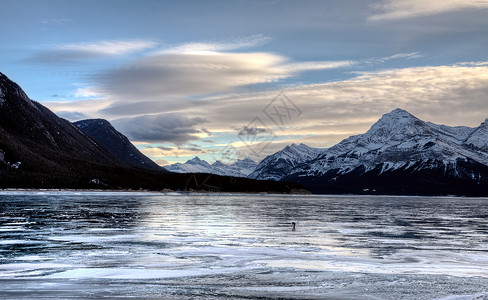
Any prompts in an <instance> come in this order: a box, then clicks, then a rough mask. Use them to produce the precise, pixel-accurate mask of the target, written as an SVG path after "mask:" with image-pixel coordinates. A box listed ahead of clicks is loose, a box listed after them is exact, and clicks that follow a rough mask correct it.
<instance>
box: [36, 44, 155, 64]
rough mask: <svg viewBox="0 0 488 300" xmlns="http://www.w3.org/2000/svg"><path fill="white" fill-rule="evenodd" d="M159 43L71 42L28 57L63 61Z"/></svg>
mask: <svg viewBox="0 0 488 300" xmlns="http://www.w3.org/2000/svg"><path fill="white" fill-rule="evenodd" d="M156 45H157V43H156V42H154V41H146V40H127V41H117V40H109V41H98V42H92V43H71V44H59V45H51V46H47V48H48V49H47V50H44V51H41V52H38V53H37V54H35V55H34V56H32V57H29V58H28V59H27V61H28V62H34V63H63V62H68V61H80V60H85V59H94V58H104V57H108V56H118V55H127V54H131V53H134V52H138V51H143V50H148V49H151V48H153V47H155V46H156Z"/></svg>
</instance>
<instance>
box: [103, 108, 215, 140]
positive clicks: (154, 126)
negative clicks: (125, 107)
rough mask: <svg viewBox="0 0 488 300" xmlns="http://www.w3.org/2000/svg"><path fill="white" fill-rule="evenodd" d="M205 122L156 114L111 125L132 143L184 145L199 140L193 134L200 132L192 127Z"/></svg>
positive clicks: (196, 118)
mask: <svg viewBox="0 0 488 300" xmlns="http://www.w3.org/2000/svg"><path fill="white" fill-rule="evenodd" d="M206 122H207V120H205V119H204V118H200V117H193V118H189V117H186V116H183V115H178V114H158V115H145V116H140V117H135V118H123V119H117V120H114V121H112V124H113V125H114V127H116V128H117V129H118V130H119V131H121V132H123V133H124V134H125V135H127V137H128V138H129V139H130V140H132V141H144V142H149V143H165V142H170V143H174V144H184V143H186V142H188V141H191V140H196V139H199V137H198V136H197V135H195V134H198V133H201V131H200V130H196V129H194V126H197V125H200V124H202V123H206Z"/></svg>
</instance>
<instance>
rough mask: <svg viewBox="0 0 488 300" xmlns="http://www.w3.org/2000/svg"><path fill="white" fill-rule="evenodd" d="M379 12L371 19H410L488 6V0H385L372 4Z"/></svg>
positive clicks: (370, 18)
mask: <svg viewBox="0 0 488 300" xmlns="http://www.w3.org/2000/svg"><path fill="white" fill-rule="evenodd" d="M372 7H373V9H374V10H375V11H376V12H377V13H376V14H374V15H372V16H370V17H369V18H368V20H370V21H387V20H398V19H408V18H415V17H420V16H429V15H437V14H441V13H446V12H452V11H459V10H465V9H485V8H488V0H442V1H428V0H383V1H382V2H381V3H380V4H376V5H374V6H372Z"/></svg>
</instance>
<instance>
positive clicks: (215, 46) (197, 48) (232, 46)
mask: <svg viewBox="0 0 488 300" xmlns="http://www.w3.org/2000/svg"><path fill="white" fill-rule="evenodd" d="M270 40H271V38H270V37H267V36H264V35H261V34H258V35H252V36H248V37H243V38H236V39H230V40H224V41H217V42H210V43H209V42H206V43H185V44H182V45H178V46H174V47H170V48H167V49H164V50H161V51H159V52H158V53H159V54H165V53H177V54H202V53H206V52H221V51H230V50H236V49H242V48H251V47H257V46H262V45H264V44H266V43H268V42H269V41H270Z"/></svg>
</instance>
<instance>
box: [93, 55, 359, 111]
mask: <svg viewBox="0 0 488 300" xmlns="http://www.w3.org/2000/svg"><path fill="white" fill-rule="evenodd" d="M353 64H354V62H351V61H338V62H333V61H324V62H321V61H317V62H303V63H289V61H288V58H286V57H283V56H280V55H277V54H273V53H265V52H249V53H226V52H205V53H192V54H188V53H186V54H176V53H164V54H157V55H151V56H149V57H145V58H142V59H139V60H136V61H134V62H133V63H132V64H129V65H126V66H123V67H121V68H117V69H112V70H107V71H105V72H102V73H99V74H96V75H94V76H93V77H92V78H91V79H92V81H93V83H94V84H98V86H96V87H95V89H96V91H97V93H98V94H102V95H107V97H109V98H110V99H116V101H113V103H112V104H111V105H110V106H108V107H107V108H106V109H105V110H104V113H107V114H112V115H127V114H130V113H134V111H137V113H139V114H144V113H154V110H155V109H158V107H160V108H159V109H160V111H164V110H163V109H167V107H169V109H170V110H171V109H175V110H178V109H182V106H185V107H189V106H195V105H203V104H204V103H202V101H188V99H198V98H200V99H201V98H203V97H205V96H208V95H211V94H220V93H226V92H231V91H234V90H236V89H237V88H240V87H246V86H250V85H255V84H266V83H273V82H277V81H280V80H282V79H285V78H289V77H292V76H295V75H296V74H297V73H298V72H304V71H311V70H326V69H332V68H344V67H349V66H351V65H353ZM184 99H186V100H184Z"/></svg>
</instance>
